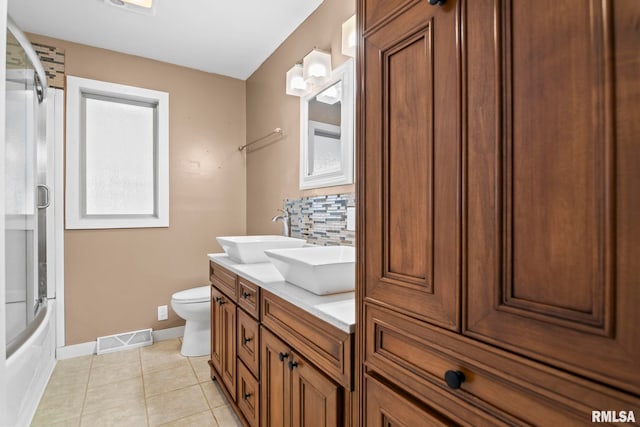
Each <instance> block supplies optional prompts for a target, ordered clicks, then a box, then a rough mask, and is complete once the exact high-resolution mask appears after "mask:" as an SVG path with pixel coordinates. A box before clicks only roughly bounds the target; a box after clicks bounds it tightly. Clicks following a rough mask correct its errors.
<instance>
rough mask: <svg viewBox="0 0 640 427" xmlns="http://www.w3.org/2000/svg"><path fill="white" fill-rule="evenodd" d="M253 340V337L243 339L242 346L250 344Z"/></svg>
mask: <svg viewBox="0 0 640 427" xmlns="http://www.w3.org/2000/svg"><path fill="white" fill-rule="evenodd" d="M251 340H252V338H251V337H244V338H242V344H246V343H248V342H249V341H251Z"/></svg>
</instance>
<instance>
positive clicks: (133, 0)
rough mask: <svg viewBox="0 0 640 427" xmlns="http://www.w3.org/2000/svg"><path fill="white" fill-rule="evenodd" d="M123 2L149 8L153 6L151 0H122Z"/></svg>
mask: <svg viewBox="0 0 640 427" xmlns="http://www.w3.org/2000/svg"><path fill="white" fill-rule="evenodd" d="M122 1H123V2H125V3H129V4H132V5H134V6H140V7H145V8H147V9H151V8H152V7H153V0H122Z"/></svg>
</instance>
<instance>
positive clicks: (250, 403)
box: [238, 359, 260, 427]
mask: <svg viewBox="0 0 640 427" xmlns="http://www.w3.org/2000/svg"><path fill="white" fill-rule="evenodd" d="M259 393H260V387H259V386H258V381H257V380H256V379H255V378H254V376H253V375H252V374H251V372H250V371H249V370H248V369H247V367H246V366H245V365H244V363H242V361H241V360H239V359H238V407H239V408H240V411H242V415H244V416H245V418H246V419H247V421H248V422H249V425H250V426H253V427H257V426H258V422H259V420H260V394H259Z"/></svg>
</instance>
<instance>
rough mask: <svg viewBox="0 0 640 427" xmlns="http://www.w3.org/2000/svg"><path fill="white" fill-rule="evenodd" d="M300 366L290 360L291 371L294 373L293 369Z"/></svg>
mask: <svg viewBox="0 0 640 427" xmlns="http://www.w3.org/2000/svg"><path fill="white" fill-rule="evenodd" d="M296 366H298V362H294V361H293V360H289V370H290V371H293V368H295V367H296Z"/></svg>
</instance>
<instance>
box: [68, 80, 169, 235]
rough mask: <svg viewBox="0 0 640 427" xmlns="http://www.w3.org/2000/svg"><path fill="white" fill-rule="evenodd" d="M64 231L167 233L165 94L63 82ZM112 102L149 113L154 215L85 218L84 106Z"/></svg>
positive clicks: (88, 82)
mask: <svg viewBox="0 0 640 427" xmlns="http://www.w3.org/2000/svg"><path fill="white" fill-rule="evenodd" d="M66 88H67V123H66V125H67V130H66V215H65V216H66V218H65V219H66V220H65V225H66V228H67V229H108V228H156V227H158V228H159V227H169V94H168V93H167V92H161V91H157V90H151V89H144V88H139V87H135V86H127V85H122V84H117V83H110V82H104V81H99V80H93V79H87V78H82V77H75V76H67V87H66ZM86 98H90V99H102V100H105V101H110V100H114V101H116V102H122V103H125V104H135V105H148V106H150V107H155V108H154V141H153V144H154V150H153V151H154V159H153V169H154V213H153V214H150V215H149V214H126V215H125V214H102V215H88V214H87V213H86V203H85V201H86V189H87V186H86V175H87V174H86V158H85V144H86V143H85V141H84V136H85V134H86V131H85V129H86V116H85V100H86Z"/></svg>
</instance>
